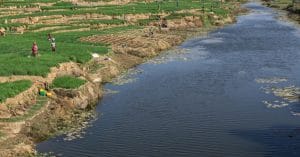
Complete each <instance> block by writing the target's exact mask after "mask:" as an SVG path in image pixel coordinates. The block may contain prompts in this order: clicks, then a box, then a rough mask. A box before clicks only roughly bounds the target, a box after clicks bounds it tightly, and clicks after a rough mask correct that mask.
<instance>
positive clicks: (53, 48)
mask: <svg viewBox="0 0 300 157" xmlns="http://www.w3.org/2000/svg"><path fill="white" fill-rule="evenodd" d="M51 50H52V52H55V50H56V44H55V39H54V38H52V39H51Z"/></svg>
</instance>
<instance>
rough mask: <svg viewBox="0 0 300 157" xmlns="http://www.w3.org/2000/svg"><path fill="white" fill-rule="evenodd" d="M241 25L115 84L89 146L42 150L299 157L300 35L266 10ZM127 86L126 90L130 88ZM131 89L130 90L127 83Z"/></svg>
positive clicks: (70, 155) (120, 155)
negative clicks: (286, 93)
mask: <svg viewBox="0 0 300 157" xmlns="http://www.w3.org/2000/svg"><path fill="white" fill-rule="evenodd" d="M245 6H246V7H247V8H249V9H251V12H250V13H249V14H247V15H243V16H240V17H239V18H238V21H237V23H236V24H234V25H230V26H227V27H225V28H223V29H219V30H216V31H214V32H212V33H210V34H209V35H208V36H207V37H204V38H203V37H199V38H194V39H192V40H189V41H186V42H185V43H183V44H182V45H181V46H179V47H177V48H175V49H174V50H170V51H168V52H166V53H164V54H162V55H161V56H159V57H157V58H155V59H153V60H151V61H149V62H147V63H145V64H142V65H140V66H138V67H137V68H135V69H132V70H130V71H131V72H130V73H129V74H127V75H124V76H122V77H120V78H118V79H116V80H115V82H114V83H111V84H107V85H106V86H105V89H106V90H108V91H115V93H114V92H109V93H108V94H106V95H105V96H104V98H103V100H102V101H101V102H100V103H99V105H98V107H97V113H98V115H99V116H98V118H97V119H96V120H94V121H92V122H90V123H91V126H90V127H88V128H86V129H84V130H83V131H84V132H85V134H83V135H82V138H78V139H74V140H71V141H68V140H64V139H66V135H62V136H59V137H55V138H52V139H49V140H48V141H45V142H42V143H40V144H38V145H37V150H38V151H39V152H53V154H55V155H57V156H66V157H75V156H88V157H223V156H226V157H233V156H243V157H248V156H249V157H260V156H261V157H262V156H272V157H277V156H278V157H279V156H280V157H289V156H294V157H299V156H300V114H299V113H300V103H299V102H298V101H289V100H285V99H283V98H282V97H278V96H275V95H274V94H273V92H272V89H276V88H285V87H290V88H297V87H299V86H300V30H299V28H297V27H296V26H294V25H293V24H291V23H288V22H284V21H282V20H280V19H278V18H277V17H278V15H279V14H278V13H276V12H274V11H273V10H271V9H268V8H265V7H263V6H261V5H260V4H258V3H248V4H246V5H245ZM122 82H123V83H122ZM124 82H125V83H124Z"/></svg>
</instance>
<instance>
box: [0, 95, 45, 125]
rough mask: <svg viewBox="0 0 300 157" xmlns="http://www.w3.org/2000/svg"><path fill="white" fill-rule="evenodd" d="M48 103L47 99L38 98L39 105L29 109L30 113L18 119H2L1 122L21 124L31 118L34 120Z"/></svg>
mask: <svg viewBox="0 0 300 157" xmlns="http://www.w3.org/2000/svg"><path fill="white" fill-rule="evenodd" d="M46 103H47V97H41V96H39V97H37V103H36V104H34V105H32V106H31V108H29V109H28V111H27V112H26V113H25V114H23V115H21V116H16V117H11V118H0V122H21V121H25V120H27V119H29V118H32V117H33V116H34V115H36V113H37V112H38V111H40V109H41V108H42V107H43V106H45V104H46Z"/></svg>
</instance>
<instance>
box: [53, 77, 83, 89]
mask: <svg viewBox="0 0 300 157" xmlns="http://www.w3.org/2000/svg"><path fill="white" fill-rule="evenodd" d="M85 82H86V81H85V80H82V79H79V78H76V77H73V76H62V77H57V78H55V79H54V80H53V82H52V85H51V87H52V88H65V89H76V88H79V87H80V86H81V85H83V84H85Z"/></svg>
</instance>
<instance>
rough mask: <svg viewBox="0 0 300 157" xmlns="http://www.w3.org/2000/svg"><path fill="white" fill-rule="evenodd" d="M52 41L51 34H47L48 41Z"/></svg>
mask: <svg viewBox="0 0 300 157" xmlns="http://www.w3.org/2000/svg"><path fill="white" fill-rule="evenodd" d="M51 40H52V36H51V34H50V33H49V34H48V41H51Z"/></svg>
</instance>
